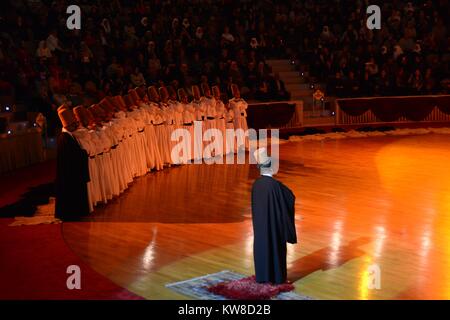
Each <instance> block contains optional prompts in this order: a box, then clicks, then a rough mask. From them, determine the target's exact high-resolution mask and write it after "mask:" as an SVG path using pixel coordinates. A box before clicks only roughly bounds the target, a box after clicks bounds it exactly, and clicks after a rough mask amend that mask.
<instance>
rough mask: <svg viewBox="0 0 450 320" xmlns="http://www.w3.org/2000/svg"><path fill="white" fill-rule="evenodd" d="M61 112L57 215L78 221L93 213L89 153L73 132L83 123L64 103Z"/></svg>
mask: <svg viewBox="0 0 450 320" xmlns="http://www.w3.org/2000/svg"><path fill="white" fill-rule="evenodd" d="M58 116H59V118H60V120H61V123H62V126H63V129H62V132H61V133H60V134H59V136H58V140H57V169H56V170H57V171H56V204H55V215H56V217H57V218H59V219H61V220H63V221H75V220H78V219H79V218H80V217H81V216H84V215H87V214H89V202H88V193H87V183H88V182H89V180H90V179H89V167H88V154H87V152H86V151H85V150H84V149H82V148H81V146H80V144H79V143H78V141H77V139H76V138H75V136H74V135H73V134H72V132H74V131H75V130H77V129H78V126H79V124H78V121H77V120H76V118H75V116H74V114H73V112H72V110H70V109H68V108H65V107H60V108H59V109H58Z"/></svg>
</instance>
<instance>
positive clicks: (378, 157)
mask: <svg viewBox="0 0 450 320" xmlns="http://www.w3.org/2000/svg"><path fill="white" fill-rule="evenodd" d="M280 156H281V159H282V160H281V162H280V172H279V174H278V175H277V178H278V179H280V180H281V181H283V182H284V183H285V184H287V185H288V186H289V187H290V188H291V189H292V190H293V191H294V193H295V194H296V196H297V202H296V210H297V221H296V225H297V231H298V237H299V240H300V241H299V243H298V244H297V245H289V247H288V274H289V278H290V279H291V280H292V281H295V286H296V291H298V292H301V293H302V294H305V295H309V296H312V297H314V298H318V299H450V273H449V272H448V271H449V270H450V170H449V169H450V136H448V135H421V136H406V137H405V136H402V137H372V138H359V139H358V138H356V139H343V140H326V141H303V142H292V143H286V144H282V145H281V146H280ZM257 174H258V173H257V170H256V168H254V167H253V166H249V165H190V166H182V167H177V168H171V169H168V170H164V171H162V172H158V173H152V174H149V175H147V176H145V177H143V178H140V179H139V180H137V181H136V182H135V183H134V184H133V186H132V187H131V188H130V189H129V190H128V191H127V192H126V193H125V194H124V195H123V196H122V197H120V198H119V199H117V200H114V201H113V202H112V203H110V204H108V205H107V206H105V207H103V208H100V209H99V210H97V211H96V212H95V214H94V215H93V216H91V217H90V219H89V220H88V221H86V222H80V223H65V224H64V225H63V235H64V238H65V240H66V242H67V243H68V244H69V246H70V247H71V248H72V249H73V250H74V251H75V252H76V253H77V254H78V255H79V256H80V257H81V258H82V259H83V260H85V261H86V262H88V263H89V264H90V265H91V266H92V267H93V268H94V269H95V270H96V271H98V272H99V273H101V274H103V275H105V276H106V277H108V278H109V279H111V280H112V281H114V282H115V283H117V284H119V285H121V286H123V287H126V288H128V289H130V290H131V291H133V292H135V293H136V294H139V295H142V296H143V297H145V298H148V299H185V298H186V297H184V296H181V295H178V294H176V293H174V292H172V291H171V290H169V289H166V288H165V284H167V283H170V282H175V281H180V280H186V279H189V278H192V277H196V276H201V275H205V274H207V273H214V272H218V271H221V270H225V269H229V270H234V271H237V272H239V273H242V274H247V275H251V274H253V261H252V241H253V239H252V229H251V219H250V217H251V216H250V215H251V211H250V188H251V184H252V182H253V180H254V179H255V178H256V177H257ZM373 264H377V265H378V266H379V267H380V270H381V288H380V289H379V290H377V289H369V287H368V282H369V273H368V267H369V266H370V265H373Z"/></svg>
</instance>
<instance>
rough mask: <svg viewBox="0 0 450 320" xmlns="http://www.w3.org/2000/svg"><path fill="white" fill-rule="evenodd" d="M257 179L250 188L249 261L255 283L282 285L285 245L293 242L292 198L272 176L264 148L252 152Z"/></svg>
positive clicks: (285, 273)
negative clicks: (250, 229) (250, 226)
mask: <svg viewBox="0 0 450 320" xmlns="http://www.w3.org/2000/svg"><path fill="white" fill-rule="evenodd" d="M255 158H256V161H257V163H258V168H259V169H260V170H261V177H259V178H258V179H256V181H255V182H254V183H253V187H252V220H253V234H254V242H253V258H254V263H255V273H256V281H257V282H258V283H265V282H270V283H274V284H282V283H285V282H286V277H287V268H286V243H288V242H289V243H297V235H296V230H295V208H294V205H295V196H294V194H293V193H292V191H291V190H290V189H289V188H288V187H286V186H285V185H284V184H282V183H281V182H279V181H277V180H275V179H274V178H273V177H272V170H271V159H270V157H268V156H267V151H266V149H265V148H260V149H258V150H256V152H255Z"/></svg>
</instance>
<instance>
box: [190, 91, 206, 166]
mask: <svg viewBox="0 0 450 320" xmlns="http://www.w3.org/2000/svg"><path fill="white" fill-rule="evenodd" d="M192 94H193V96H194V100H193V101H192V105H193V106H194V109H195V121H194V160H200V159H202V158H203V132H204V129H205V128H204V119H205V115H206V104H205V103H204V102H202V101H201V99H200V98H201V96H200V89H199V87H198V86H196V85H194V86H192ZM199 128H201V130H200V129H199Z"/></svg>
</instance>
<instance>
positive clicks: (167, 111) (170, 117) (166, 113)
mask: <svg viewBox="0 0 450 320" xmlns="http://www.w3.org/2000/svg"><path fill="white" fill-rule="evenodd" d="M159 96H160V98H161V102H160V103H159V105H160V107H161V114H162V116H163V118H164V123H165V125H164V126H165V128H166V135H165V144H166V148H167V149H168V154H169V159H168V160H167V159H166V161H167V163H168V164H169V166H170V165H172V164H174V163H177V160H178V159H172V148H173V146H175V143H174V142H173V141H172V140H171V137H172V132H173V130H174V129H175V119H174V114H173V110H172V109H171V108H170V107H169V104H168V102H169V92H168V91H167V88H166V87H161V88H159Z"/></svg>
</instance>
